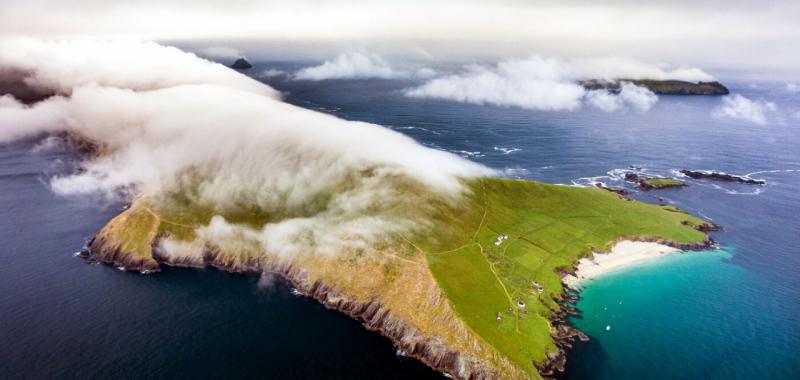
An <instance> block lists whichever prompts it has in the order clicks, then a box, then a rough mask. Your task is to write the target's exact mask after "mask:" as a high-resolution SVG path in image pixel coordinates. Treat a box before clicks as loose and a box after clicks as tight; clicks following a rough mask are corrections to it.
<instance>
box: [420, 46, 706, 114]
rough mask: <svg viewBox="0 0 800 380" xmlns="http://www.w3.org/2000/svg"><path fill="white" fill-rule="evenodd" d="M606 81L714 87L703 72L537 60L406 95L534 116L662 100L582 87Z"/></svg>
mask: <svg viewBox="0 0 800 380" xmlns="http://www.w3.org/2000/svg"><path fill="white" fill-rule="evenodd" d="M589 79H600V80H616V79H659V80H663V79H678V80H687V81H708V80H713V77H712V76H710V75H708V74H707V73H705V72H703V71H702V70H700V69H696V68H689V69H672V70H669V69H664V68H662V67H659V66H656V65H650V64H646V63H641V62H638V61H634V60H629V59H624V58H597V59H585V60H566V61H562V60H558V59H554V58H543V57H538V56H533V57H530V58H527V59H512V60H507V61H501V62H499V63H497V65H496V66H494V67H487V66H482V65H468V66H466V67H465V71H464V72H463V73H460V74H455V75H449V76H445V77H441V78H436V79H432V80H430V81H428V82H426V83H425V84H423V85H421V86H419V87H415V88H411V89H408V90H406V95H407V96H411V97H419V98H439V99H448V100H454V101H459V102H465V103H474V104H493V105H499V106H515V107H521V108H526V109H532V110H547V111H557V110H575V109H578V108H580V107H581V105H583V104H589V105H591V106H594V107H596V108H599V109H601V110H603V111H609V112H610V111H616V110H619V109H623V108H633V109H637V110H640V111H646V110H648V109H650V108H651V107H652V106H653V105H654V104H655V103H656V102H657V100H658V97H657V96H655V94H653V93H652V92H650V91H649V90H647V89H645V88H642V87H638V86H635V85H633V84H631V83H626V82H623V84H622V85H621V86H620V91H619V94H614V93H611V92H608V91H605V90H593V91H589V90H586V89H585V88H583V86H581V85H580V84H578V83H577V82H578V81H580V80H589Z"/></svg>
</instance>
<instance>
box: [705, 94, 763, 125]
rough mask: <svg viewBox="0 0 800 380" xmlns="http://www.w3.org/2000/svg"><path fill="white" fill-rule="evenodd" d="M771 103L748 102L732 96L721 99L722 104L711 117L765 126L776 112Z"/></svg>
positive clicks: (735, 95) (745, 99) (737, 95)
mask: <svg viewBox="0 0 800 380" xmlns="http://www.w3.org/2000/svg"><path fill="white" fill-rule="evenodd" d="M777 109H778V107H777V106H776V105H775V103H773V102H768V101H764V100H750V99H748V98H746V97H744V96H742V95H739V94H734V95H731V96H726V97H725V98H723V99H722V104H721V105H720V106H719V107H717V108H716V109H714V111H713V115H714V116H715V117H720V118H728V119H735V120H743V121H747V122H751V123H754V124H758V125H766V124H767V122H768V116H769V115H770V114H771V113H774V112H775V111H777Z"/></svg>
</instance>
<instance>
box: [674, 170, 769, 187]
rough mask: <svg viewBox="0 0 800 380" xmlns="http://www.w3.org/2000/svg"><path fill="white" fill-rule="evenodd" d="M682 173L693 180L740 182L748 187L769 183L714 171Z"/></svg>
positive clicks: (682, 171)
mask: <svg viewBox="0 0 800 380" xmlns="http://www.w3.org/2000/svg"><path fill="white" fill-rule="evenodd" d="M680 173H681V174H683V175H685V176H687V177H689V178H693V179H711V180H717V181H725V182H738V183H743V184H746V185H765V184H766V183H767V181H764V180H763V179H752V178H749V177H746V176H739V175H733V174H728V173H720V172H714V171H699V170H681V171H680Z"/></svg>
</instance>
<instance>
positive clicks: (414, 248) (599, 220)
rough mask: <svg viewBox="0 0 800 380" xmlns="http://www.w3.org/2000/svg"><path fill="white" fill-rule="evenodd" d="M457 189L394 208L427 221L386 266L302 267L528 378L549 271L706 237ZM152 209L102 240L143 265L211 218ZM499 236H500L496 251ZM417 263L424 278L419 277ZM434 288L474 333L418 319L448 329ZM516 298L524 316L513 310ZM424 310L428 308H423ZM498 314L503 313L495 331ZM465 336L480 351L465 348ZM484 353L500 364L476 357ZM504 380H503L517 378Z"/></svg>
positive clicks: (563, 198) (523, 188) (256, 221)
mask: <svg viewBox="0 0 800 380" xmlns="http://www.w3.org/2000/svg"><path fill="white" fill-rule="evenodd" d="M467 186H468V187H469V188H470V190H471V191H470V193H469V194H468V195H466V196H465V197H464V199H462V200H461V201H460V202H459V203H458V204H450V203H447V202H445V201H441V200H436V199H433V198H432V199H431V201H430V202H429V203H427V204H421V205H416V206H415V207H416V209H411V208H410V209H408V210H402V212H406V213H411V215H415V216H417V215H422V214H424V215H425V218H426V219H427V220H429V221H430V222H431V223H424V222H421V223H422V225H424V226H425V228H423V229H421V230H420V231H418V232H417V233H415V234H414V235H411V236H398V237H396V239H395V240H394V241H395V242H396V244H395V246H394V247H384V248H381V250H380V252H383V253H384V255H385V256H386V257H390V259H389V260H375V258H370V257H369V255H365V256H364V257H362V255H361V253H360V252H359V253H352V252H351V253H347V254H343V255H340V257H338V258H335V259H327V258H324V260H323V258H313V257H312V258H306V259H303V260H305V261H302V262H301V263H300V264H301V265H305V266H308V267H311V268H312V269H311V271H310V273H311V274H312V276H316V278H318V279H322V280H325V281H326V283H328V284H330V285H331V286H334V287H335V288H337V289H338V290H340V291H341V292H342V293H343V294H346V295H350V296H352V297H355V298H360V299H374V298H377V299H380V300H381V301H382V302H384V303H386V304H387V305H388V306H390V307H391V308H392V309H393V310H394V312H395V313H396V314H397V315H399V316H401V317H404V318H405V319H406V320H407V321H410V322H411V323H412V324H414V325H415V326H416V327H417V328H419V329H420V330H422V331H426V332H431V333H432V334H438V336H443V337H444V338H445V340H446V341H448V342H449V343H448V344H450V345H451V346H452V347H453V348H455V349H464V350H471V351H472V353H473V354H475V355H477V356H479V357H483V359H485V360H486V362H488V363H493V365H497V366H502V365H504V364H502V363H506V359H507V360H508V361H510V362H511V363H513V366H515V367H517V368H518V369H521V370H523V371H524V372H525V373H527V374H528V375H529V376H531V377H533V378H538V373H537V371H536V368H535V366H534V363H541V362H542V361H544V360H545V359H546V354H547V352H549V351H555V345H554V342H553V339H552V338H551V336H550V323H549V320H548V317H549V316H550V313H551V312H552V310H553V309H555V308H557V303H556V301H557V299H558V297H559V296H560V294H561V292H562V288H561V283H560V277H559V275H558V274H557V273H556V270H557V269H559V268H565V267H570V266H571V265H572V264H573V263H574V262H575V261H576V260H577V259H578V258H579V257H581V256H585V255H588V254H589V253H590V250H591V248H592V247H593V248H596V249H599V250H608V249H609V248H610V246H611V245H612V244H613V242H614V241H616V240H620V239H622V238H634V239H635V238H665V239H669V240H672V241H675V242H678V243H693V242H702V241H703V239H704V237H705V236H704V234H703V233H701V232H699V231H696V230H694V229H692V228H691V227H690V226H689V225H697V224H700V223H701V222H702V221H700V220H699V219H696V218H694V217H691V216H689V215H688V214H685V213H683V212H680V210H677V209H675V208H673V207H661V206H655V205H649V204H645V203H640V202H634V201H626V200H623V199H621V198H620V197H618V196H617V195H616V194H613V193H611V192H608V191H604V190H600V189H596V188H576V187H567V186H558V185H546V184H541V183H536V182H529V181H516V180H507V179H481V180H473V181H470V182H468V183H467ZM408 191H419V189H410V190H408ZM151 203H152V202H145V201H139V202H136V203H135V204H134V206H133V207H132V208H131V209H130V210H128V211H126V212H125V213H123V214H122V215H120V216H119V217H117V218H115V219H114V221H112V223H110V224H109V226H108V227H113V228H111V229H110V230H108V231H106V233H107V234H110V235H112V236H114V237H115V238H116V239H117V241H121V242H122V243H123V244H124V245H123V248H124V250H125V251H127V252H133V253H138V254H141V255H146V256H148V257H149V256H150V255H151V252H150V245H149V244H150V241H151V240H152V239H153V237H154V236H155V234H162V235H170V236H171V237H172V238H173V239H176V240H183V241H190V240H192V239H193V238H194V227H195V226H201V225H205V224H207V223H208V221H209V220H210V218H211V217H212V216H213V215H214V214H216V212H214V211H213V210H210V209H207V208H204V207H197V206H196V205H192V204H191V203H190V202H184V201H181V200H179V199H175V201H174V202H171V203H170V204H169V207H163V206H158V205H157V204H156V205H154V204H151ZM224 216H225V218H226V219H227V220H228V221H230V222H234V223H241V224H248V225H252V226H261V225H263V224H264V223H266V222H267V221H268V220H272V221H275V220H279V219H280V217H277V216H275V215H273V216H270V215H267V214H265V213H262V212H242V211H240V212H238V213H236V214H226V215H224ZM118 219H120V220H118ZM683 221H687V222H688V224H689V225H684V224H682V223H681V222H683ZM112 224H113V226H112ZM108 227H107V228H108ZM104 230H106V229H104ZM499 234H504V235H508V239H507V240H504V241H503V243H502V244H501V245H499V246H498V245H496V244H495V241H496V238H497V236H498V235H499ZM230 254H233V255H236V256H238V257H236V258H233V257H232V258H231V260H245V259H246V257H244V256H248V255H258V253H257V252H230ZM426 264H427V265H426ZM426 266H427V267H428V268H429V272H430V273H428V271H427V270H425V271H422V272H420V270H421V269H420V268H425V267H426ZM362 272H363V273H362ZM431 274H432V276H431ZM434 279H435V280H434ZM533 281H537V282H538V283H539V284H540V285H541V286H542V287H544V292H541V293H539V292H538V291H537V290H536V288H535V287H533V286H532V285H531V284H532V282H533ZM436 284H438V287H440V288H441V289H442V290H443V291H444V293H445V296H446V298H447V299H448V301H449V304H450V305H451V306H452V308H453V309H454V311H455V313H456V314H457V315H458V318H460V319H461V321H463V323H465V325H466V326H467V328H468V329H469V330H471V331H472V333H474V335H473V334H472V333H467V334H464V333H463V331H460V330H459V329H460V327H459V326H460V325H459V324H458V323H455V322H453V321H450V322H449V324H447V325H443V324H441V316H440V315H438V316H437V315H425V314H426V313H428V314H437V313H438V314H446V315H447V318H448V319H447V320H449V319H452V317H450V315H451V314H452V313H453V312H452V310H451V309H450V308H449V307H447V306H446V305H445V306H442V305H439V304H438V303H433V304H432V303H431V301H429V299H433V298H435V297H436V290H435V289H436V287H437V285H436ZM409 286H411V287H412V288H409ZM415 297H416V298H419V299H415ZM425 298H427V299H425ZM520 301H522V302H524V303H525V305H526V306H525V307H524V308H520V307H519V306H518V302H520ZM434 304H435V305H438V306H436V307H432V306H433V305H434ZM443 307H444V309H443ZM406 309H407V310H406ZM509 310H510V311H509ZM498 312H499V313H501V315H502V318H501V320H500V322H499V323H498V322H497V318H496V316H497V313H498ZM437 321H439V322H437ZM476 335H477V338H476V337H475V336H476ZM475 339H479V340H480V342H479V344H473V343H472V342H470V340H475ZM488 346H490V347H492V348H494V349H495V350H496V351H497V352H499V355H500V356H501V357H505V359H502V358H501V359H498V354H497V353H495V352H491V351H492V350H491V349H488V350H487V349H485V348H480V347H488ZM475 347H478V348H475ZM497 363H501V364H497ZM501 373H503V372H501ZM504 373H506V374H507V375H508V376H512V374H514V373H516V372H508V370H506V372H504ZM513 376H516V375H513Z"/></svg>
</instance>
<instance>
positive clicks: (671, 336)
mask: <svg viewBox="0 0 800 380" xmlns="http://www.w3.org/2000/svg"><path fill="white" fill-rule="evenodd" d="M735 254H736V251H735V249H732V248H722V249H720V250H718V251H707V252H688V253H677V254H673V255H668V256H666V257H662V258H658V259H656V260H653V261H651V262H648V263H643V264H640V265H636V266H633V267H629V268H625V269H621V270H619V271H616V272H612V273H609V274H607V275H605V276H603V277H600V278H597V279H596V280H591V281H586V282H585V283H583V284H582V287H583V290H582V293H581V294H582V299H581V300H580V301H579V302H578V304H577V306H578V308H579V309H580V310H582V311H583V317H584V318H582V319H577V318H576V319H573V323H574V324H575V326H577V327H578V328H580V329H581V330H583V331H584V332H586V333H587V334H588V335H589V336H591V337H592V339H593V341H592V342H591V343H587V344H582V345H579V346H578V347H577V348H576V350H575V352H574V353H573V357H578V358H581V360H580V361H578V360H571V361H570V372H569V375H570V376H569V377H570V378H585V377H592V378H614V379H638V378H650V379H673V378H675V377H676V376H679V377H680V378H693V379H698V378H714V379H724V378H741V377H743V375H745V374H755V373H759V374H761V375H762V376H763V378H775V379H777V378H785V379H788V378H794V377H793V376H794V375H796V374H797V369H798V363H797V362H796V359H797V353H796V352H792V351H791V350H790V347H787V349H788V350H786V351H783V350H781V349H780V347H779V346H780V345H781V344H784V343H785V342H781V341H780V340H774V339H770V338H769V336H767V335H765V334H763V333H762V331H763V330H765V329H770V328H775V329H781V328H783V327H784V326H781V325H780V323H777V324H776V325H774V326H764V325H763V323H764V320H766V319H768V318H774V315H770V316H764V315H759V314H758V313H759V309H761V312H762V313H772V312H773V310H774V307H775V306H776V305H775V303H776V302H779V301H778V300H774V299H769V298H768V297H766V295H767V294H768V293H766V292H763V291H764V289H760V287H761V286H760V285H759V279H758V278H757V277H756V275H755V274H753V273H751V272H748V271H747V270H746V269H744V268H742V267H741V266H738V265H735V264H733V263H732V262H731V259H732V258H733V257H734V256H735ZM759 293H761V294H764V295H765V297H759ZM737 298H738V299H746V300H749V303H748V304H747V305H744V304H743V303H736V302H731V300H732V299H737ZM754 299H755V300H758V303H756V304H753V303H752V300H754ZM765 317H766V318H765ZM607 326H610V327H611V329H610V330H606V328H607ZM789 328H791V326H789ZM760 356H769V357H765V358H763V360H759V357H760ZM676 369H680V370H677V371H676Z"/></svg>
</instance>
